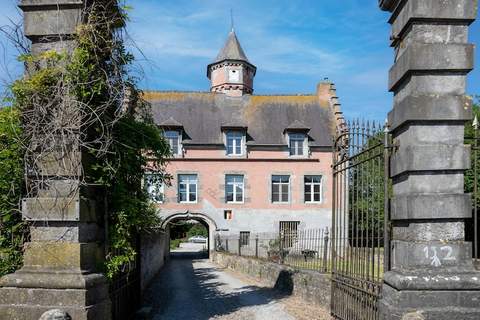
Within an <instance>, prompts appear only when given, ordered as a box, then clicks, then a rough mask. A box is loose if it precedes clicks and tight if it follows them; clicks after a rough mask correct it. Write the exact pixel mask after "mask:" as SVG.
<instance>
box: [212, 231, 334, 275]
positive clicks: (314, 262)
mask: <svg viewBox="0 0 480 320" xmlns="http://www.w3.org/2000/svg"><path fill="white" fill-rule="evenodd" d="M330 246H331V239H330V231H329V229H328V228H326V229H306V230H285V231H281V232H277V233H249V232H245V231H243V232H241V233H239V234H238V235H221V234H216V235H215V250H216V251H220V252H228V253H230V254H235V255H239V256H246V257H254V258H257V259H264V260H268V261H271V262H275V263H280V264H284V265H288V266H291V267H294V268H297V269H307V270H315V271H319V272H324V273H326V272H330V270H331V263H330V256H329V255H330Z"/></svg>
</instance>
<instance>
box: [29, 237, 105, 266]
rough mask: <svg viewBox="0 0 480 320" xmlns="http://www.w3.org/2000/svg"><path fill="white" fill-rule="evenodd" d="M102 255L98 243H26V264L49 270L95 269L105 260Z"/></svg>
mask: <svg viewBox="0 0 480 320" xmlns="http://www.w3.org/2000/svg"><path fill="white" fill-rule="evenodd" d="M102 256H103V250H101V247H100V246H99V245H98V244H97V243H72V242H60V241H58V242H56V241H38V242H30V243H27V244H26V245H25V252H24V265H25V266H26V267H29V268H38V269H49V270H90V271H94V270H95V269H96V267H97V266H98V264H99V263H100V262H101V261H103V258H102Z"/></svg>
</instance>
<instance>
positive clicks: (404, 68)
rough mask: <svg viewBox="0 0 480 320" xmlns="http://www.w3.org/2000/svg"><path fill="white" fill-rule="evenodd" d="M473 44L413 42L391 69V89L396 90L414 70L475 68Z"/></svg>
mask: <svg viewBox="0 0 480 320" xmlns="http://www.w3.org/2000/svg"><path fill="white" fill-rule="evenodd" d="M473 57H474V45H473V44H412V45H410V46H409V47H408V48H407V49H406V50H405V51H404V53H403V54H402V55H401V56H399V57H398V58H397V61H396V62H395V64H394V65H393V67H392V68H391V69H390V74H389V89H390V91H394V90H395V87H396V86H398V85H399V84H400V83H401V82H402V81H403V79H404V78H406V77H407V76H408V75H409V74H411V73H414V72H420V73H422V72H432V71H435V72H438V71H440V70H441V71H445V72H457V73H464V74H467V73H468V72H469V71H470V70H472V69H473Z"/></svg>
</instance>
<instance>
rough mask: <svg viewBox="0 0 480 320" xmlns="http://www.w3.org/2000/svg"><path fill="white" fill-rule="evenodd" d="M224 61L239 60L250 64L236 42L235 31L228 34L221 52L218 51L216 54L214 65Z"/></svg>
mask: <svg viewBox="0 0 480 320" xmlns="http://www.w3.org/2000/svg"><path fill="white" fill-rule="evenodd" d="M224 60H241V61H246V62H248V63H250V61H248V58H247V56H246V55H245V52H244V51H243V49H242V46H241V45H240V42H239V41H238V38H237V35H236V34H235V31H233V30H232V31H230V33H229V34H228V39H227V42H225V45H224V46H223V48H222V50H220V52H219V53H218V56H217V58H216V59H215V62H214V63H217V62H221V61H224Z"/></svg>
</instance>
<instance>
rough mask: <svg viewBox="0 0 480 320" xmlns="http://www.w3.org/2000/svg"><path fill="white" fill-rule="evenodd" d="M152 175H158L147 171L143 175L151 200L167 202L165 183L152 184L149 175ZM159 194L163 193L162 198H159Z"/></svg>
mask: <svg viewBox="0 0 480 320" xmlns="http://www.w3.org/2000/svg"><path fill="white" fill-rule="evenodd" d="M150 176H158V174H155V173H146V174H145V175H144V177H143V185H144V188H145V190H146V191H147V193H148V196H149V197H150V200H151V201H152V202H154V203H164V202H165V183H164V182H161V183H160V184H159V185H158V184H151V183H150V180H149V177H150ZM157 195H161V197H160V199H158V197H157Z"/></svg>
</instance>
